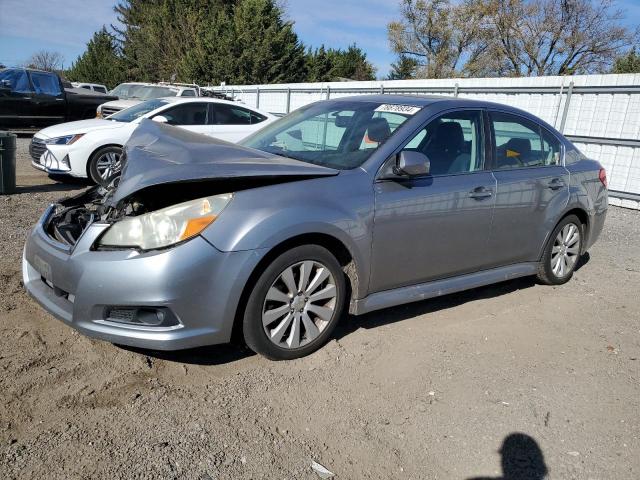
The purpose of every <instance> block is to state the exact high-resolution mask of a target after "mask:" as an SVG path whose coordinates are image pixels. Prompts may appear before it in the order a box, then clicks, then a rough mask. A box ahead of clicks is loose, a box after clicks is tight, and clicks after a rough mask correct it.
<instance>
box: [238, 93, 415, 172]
mask: <svg viewBox="0 0 640 480" xmlns="http://www.w3.org/2000/svg"><path fill="white" fill-rule="evenodd" d="M419 110H420V108H419V107H415V106H412V105H393V104H384V103H379V102H358V101H355V102H349V101H335V102H319V103H316V104H312V105H310V106H308V107H304V108H301V109H299V110H297V111H295V112H293V113H292V114H290V115H288V116H286V117H284V118H282V119H280V120H277V121H276V122H274V123H272V124H271V125H269V126H267V127H265V128H264V129H262V130H260V131H258V132H257V133H255V134H253V135H251V136H250V137H248V138H247V139H246V140H244V141H243V142H242V144H243V145H245V146H247V147H251V148H255V149H258V150H262V151H264V152H268V153H273V154H276V155H282V156H285V157H290V158H294V159H296V160H302V161H304V162H309V163H314V164H317V165H323V166H327V167H331V168H337V169H340V170H346V169H351V168H356V167H358V166H359V165H361V164H362V163H364V161H365V160H367V159H368V158H369V157H370V156H371V154H372V153H373V152H374V151H375V150H377V149H378V147H379V146H380V145H382V144H383V143H384V142H385V141H386V140H387V139H388V138H389V137H390V136H391V135H392V134H393V132H394V131H395V130H396V129H397V128H398V127H400V125H402V124H403V123H404V122H406V121H407V120H408V119H409V118H410V117H411V116H412V115H414V114H415V113H417V112H418V111H419Z"/></svg>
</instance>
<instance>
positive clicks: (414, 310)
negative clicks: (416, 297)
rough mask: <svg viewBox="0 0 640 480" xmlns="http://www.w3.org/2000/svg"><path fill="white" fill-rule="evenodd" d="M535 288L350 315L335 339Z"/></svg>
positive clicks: (525, 282) (524, 282)
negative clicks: (362, 329)
mask: <svg viewBox="0 0 640 480" xmlns="http://www.w3.org/2000/svg"><path fill="white" fill-rule="evenodd" d="M589 260H590V256H589V254H588V253H585V254H584V255H582V256H581V257H580V259H579V260H578V263H577V265H576V271H577V270H579V269H580V268H582V267H583V266H585V265H586V264H587V263H588V262H589ZM535 285H537V282H536V278H535V277H533V276H530V277H522V278H516V279H513V280H507V281H504V282H500V283H494V284H491V285H487V286H484V287H478V288H473V289H470V290H463V291H461V292H457V293H450V294H448V295H443V296H441V297H434V298H430V299H426V300H422V301H419V302H412V303H407V304H405V305H399V306H395V307H389V308H385V309H383V310H377V311H375V312H371V313H367V314H365V315H362V316H354V315H349V316H348V317H347V318H345V320H346V321H342V322H340V323H339V324H338V325H337V326H336V330H335V331H334V333H333V337H334V338H338V339H339V338H342V337H345V336H347V335H349V334H351V333H353V332H355V331H356V330H358V329H359V328H367V329H370V328H377V327H381V326H384V325H389V324H392V323H395V322H400V321H402V320H407V319H410V318H413V317H418V316H421V315H427V314H429V313H435V312H438V311H440V310H446V309H449V308H453V307H457V306H459V305H463V304H465V303H468V302H474V301H476V300H485V299H489V298H494V297H499V296H502V295H507V294H509V293H513V292H515V291H518V290H523V289H527V288H531V287H533V286H535Z"/></svg>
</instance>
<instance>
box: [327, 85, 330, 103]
mask: <svg viewBox="0 0 640 480" xmlns="http://www.w3.org/2000/svg"><path fill="white" fill-rule="evenodd" d="M330 98H331V87H330V86H329V85H327V100H329V99H330Z"/></svg>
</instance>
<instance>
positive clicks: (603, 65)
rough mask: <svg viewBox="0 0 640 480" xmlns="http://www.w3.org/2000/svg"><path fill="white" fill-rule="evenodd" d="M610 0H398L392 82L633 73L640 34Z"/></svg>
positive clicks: (392, 40)
mask: <svg viewBox="0 0 640 480" xmlns="http://www.w3.org/2000/svg"><path fill="white" fill-rule="evenodd" d="M615 7H616V4H615V0H597V1H594V0H462V1H452V0H402V2H401V15H400V17H401V18H400V19H398V20H395V21H393V22H391V23H389V25H388V37H389V43H390V45H391V48H392V49H393V51H394V52H396V53H397V54H398V56H399V57H398V61H397V62H396V63H395V64H394V65H393V70H392V73H391V76H393V77H395V78H414V77H417V78H447V77H454V76H463V77H503V76H536V75H573V74H588V73H608V72H610V71H613V72H615V73H629V72H637V71H638V56H637V55H636V52H635V49H633V48H630V47H632V46H633V45H635V44H636V43H637V41H638V37H639V36H638V29H636V30H635V31H634V30H631V29H629V28H627V27H625V26H623V25H622V20H623V18H624V12H622V11H620V10H617V9H616V8H615Z"/></svg>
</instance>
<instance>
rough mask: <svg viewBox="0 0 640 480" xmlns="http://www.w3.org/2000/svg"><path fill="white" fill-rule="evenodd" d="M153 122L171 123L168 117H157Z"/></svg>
mask: <svg viewBox="0 0 640 480" xmlns="http://www.w3.org/2000/svg"><path fill="white" fill-rule="evenodd" d="M151 120H153V121H154V122H158V123H169V119H168V118H167V117H165V116H164V115H156V116H155V117H153V118H152V119H151Z"/></svg>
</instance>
